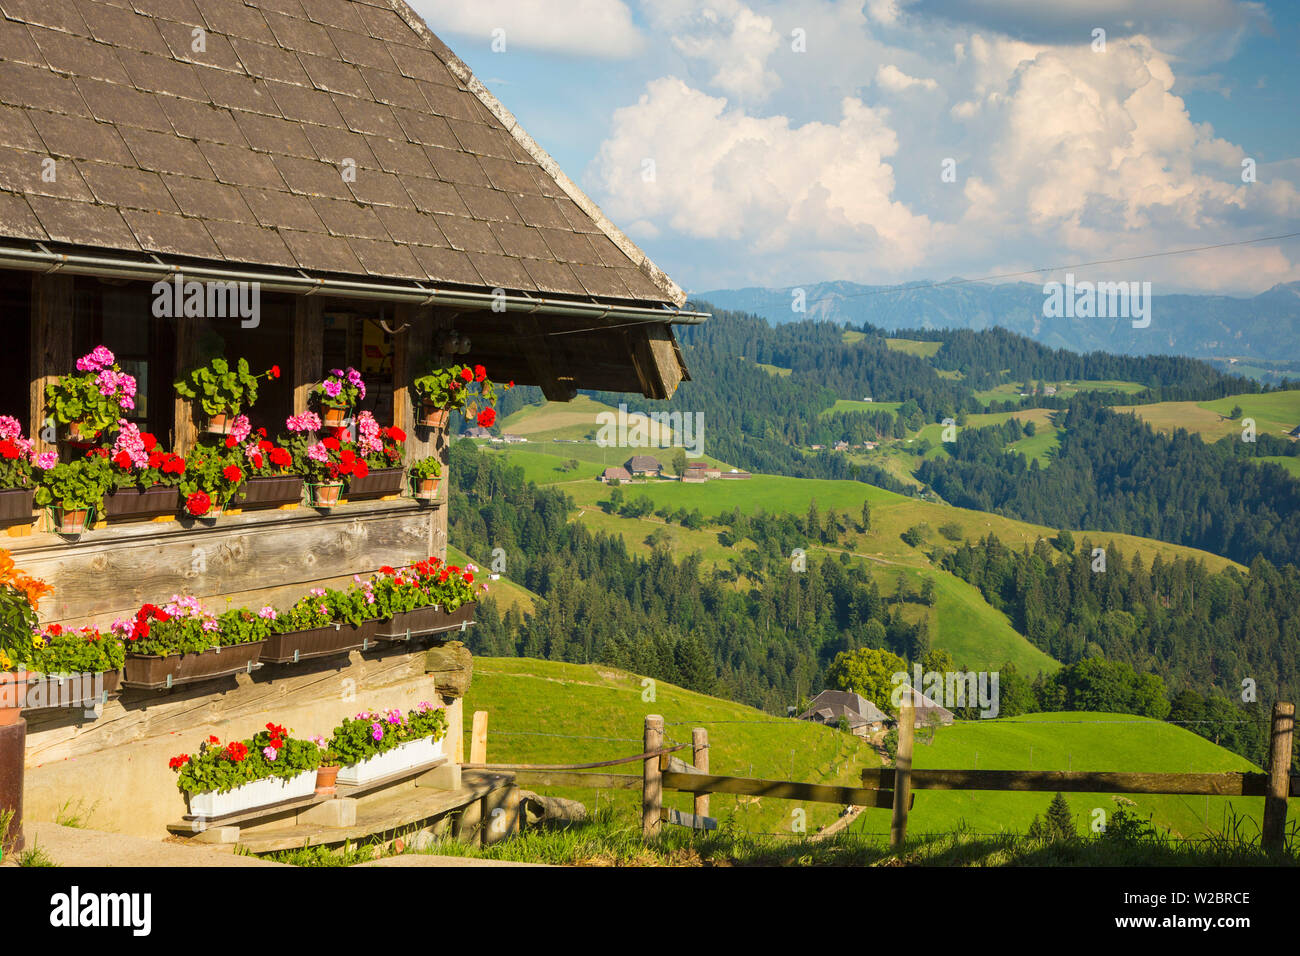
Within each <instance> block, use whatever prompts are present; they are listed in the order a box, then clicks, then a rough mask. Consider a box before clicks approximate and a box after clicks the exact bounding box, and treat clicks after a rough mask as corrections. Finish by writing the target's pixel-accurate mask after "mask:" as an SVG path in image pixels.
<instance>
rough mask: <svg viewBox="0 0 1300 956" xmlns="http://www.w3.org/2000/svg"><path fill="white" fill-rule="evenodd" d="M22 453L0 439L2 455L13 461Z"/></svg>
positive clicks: (6, 441)
mask: <svg viewBox="0 0 1300 956" xmlns="http://www.w3.org/2000/svg"><path fill="white" fill-rule="evenodd" d="M21 454H22V452H20V451H19V450H18V446H17V445H15V444H14V443H13V442H12V441H10V440H9V439H8V438H6V439H5V440H4V441H0V455H4V456H5V457H6V458H8V459H9V460H10V461H12V460H14V459H15V458H17V457H18V456H19V455H21ZM128 460H129V458H128Z"/></svg>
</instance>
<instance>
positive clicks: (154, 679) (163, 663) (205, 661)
mask: <svg viewBox="0 0 1300 956" xmlns="http://www.w3.org/2000/svg"><path fill="white" fill-rule="evenodd" d="M265 643H266V642H265V641H250V642H249V643H247V644H232V645H229V646H227V647H210V648H208V649H207V650H206V651H203V652H202V653H200V654H168V655H166V656H165V657H164V656H162V655H159V654H131V653H128V654H127V655H126V667H125V670H126V677H125V679H124V680H123V682H122V683H123V684H124V685H125V686H127V687H138V688H142V689H144V690H158V689H161V688H165V687H175V686H177V685H179V684H192V683H194V682H195V681H201V680H212V679H213V678H217V677H229V676H230V675H231V674H241V673H246V672H252V670H253V669H254V668H256V667H259V666H260V664H259V660H260V658H261V655H262V645H263V644H265Z"/></svg>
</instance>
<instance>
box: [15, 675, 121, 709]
mask: <svg viewBox="0 0 1300 956" xmlns="http://www.w3.org/2000/svg"><path fill="white" fill-rule="evenodd" d="M27 676H28V682H27V693H26V702H27V706H26V709H27V710H50V709H53V708H56V707H83V708H84V707H94V706H96V705H97V704H102V703H104V702H105V701H107V700H108V696H109V695H110V694H115V693H117V688H118V685H119V684H120V683H121V682H122V672H121V671H103V672H101V673H98V674H34V673H31V672H29V673H28V675H27Z"/></svg>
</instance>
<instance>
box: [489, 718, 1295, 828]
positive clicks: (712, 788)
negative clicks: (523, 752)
mask: <svg viewBox="0 0 1300 956" xmlns="http://www.w3.org/2000/svg"><path fill="white" fill-rule="evenodd" d="M479 713H481V714H482V720H481V722H480V719H479V714H475V715H474V727H475V734H474V752H473V754H472V757H473V759H474V760H475V761H476V762H475V763H473V764H467V765H466V767H467V768H469V769H484V770H510V771H514V772H515V773H516V779H517V781H518V782H519V783H521V784H527V785H529V786H549V787H583V788H593V789H599V790H638V789H639V790H640V791H641V832H642V834H643V835H644V836H645V837H646V838H647V839H649V838H652V837H654V836H657V835H658V834H659V832H660V830H661V828H662V825H663V824H664V823H665V822H667V823H672V824H677V825H681V826H687V827H692V828H695V829H704V830H711V829H714V828H715V827H716V826H717V824H716V822H715V821H714V820H713V819H712V818H710V817H709V795H710V794H713V793H731V794H740V795H747V796H755V797H770V798H774V799H780V800H795V801H800V802H807V803H838V804H847V805H853V806H859V807H876V808H881V809H890V810H892V811H893V816H892V819H891V823H890V844H891V845H892V846H894V847H896V848H897V847H902V845H903V843H904V841H905V840H906V837H907V815H908V811H909V810H910V809H911V808H912V806H913V804H914V802H915V796H914V794H913V791H915V790H999V791H1031V792H1040V793H1055V792H1057V791H1060V792H1066V793H1123V794H1181V795H1194V796H1217V797H1264V821H1263V826H1262V827H1261V837H1262V841H1261V842H1262V845H1263V848H1264V849H1265V850H1266V851H1270V852H1271V851H1274V850H1279V849H1281V848H1282V847H1283V845H1284V843H1285V840H1286V819H1287V798H1288V797H1289V796H1292V797H1300V776H1298V775H1293V774H1292V773H1291V772H1290V770H1291V758H1292V753H1293V740H1294V727H1295V705H1294V704H1284V703H1278V704H1275V705H1274V706H1273V718H1272V726H1271V732H1270V738H1269V761H1268V771H1267V772H1265V773H1243V772H1229V773H1111V772H1093V771H1086V770H1084V771H1079V770H1076V771H1054V770H915V769H913V767H912V745H913V738H914V735H915V726H916V721H915V717H914V714H913V711H912V709H911V707H909V706H907V705H906V704H905V705H904V706H903V708H902V709H901V711H900V713H899V724H898V726H899V733H898V754H897V759H896V760H895V764H894V766H893V767H892V768H887V769H879V770H864V771H862V786H860V787H847V786H836V785H832V784H822V783H802V782H797V781H791V780H763V779H757V778H752V777H734V776H726V775H717V774H711V773H710V772H709V737H708V731H707V730H705V729H704V728H702V727H697V728H695V730H693V731H692V733H691V743H690V744H677V745H674V746H669V747H665V746H664V719H663V717H660V716H658V715H653V714H652V715H650V716H647V717H646V719H645V736H644V749H643V751H642V753H640V754H635V755H633V756H630V757H620V758H617V759H615V760H605V761H600V762H597V763H588V764H563V765H559V764H555V765H543V764H489V763H487V762H486V759H487V715H486V713H483V712H481V711H480V712H479ZM480 727H481V728H482V735H481V737H480V734H479V728H480ZM687 748H690V750H691V754H692V758H693V759H692V762H691V763H689V764H688V763H686V762H685V761H683V760H681V759H680V758H678V757H675V756H673V754H674V753H675V752H677V751H681V750H685V749H687ZM628 763H640V764H641V765H642V769H641V774H640V776H636V775H634V774H628V773H606V772H600V771H598V770H597V769H596V768H601V767H611V766H616V765H619V764H628ZM666 790H667V791H676V792H679V793H690V794H693V795H694V797H695V803H694V807H693V809H694V812H693V813H690V814H686V813H681V812H680V811H677V810H672V809H666V808H665V807H664V805H663V795H664V791H666Z"/></svg>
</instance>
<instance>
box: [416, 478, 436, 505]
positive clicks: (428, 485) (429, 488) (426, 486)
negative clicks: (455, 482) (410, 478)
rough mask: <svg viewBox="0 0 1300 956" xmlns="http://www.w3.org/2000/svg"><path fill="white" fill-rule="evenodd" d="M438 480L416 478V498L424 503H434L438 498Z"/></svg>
mask: <svg viewBox="0 0 1300 956" xmlns="http://www.w3.org/2000/svg"><path fill="white" fill-rule="evenodd" d="M439 480H440V479H438V478H416V479H414V483H415V497H416V498H419V499H420V500H422V501H433V500H434V499H435V498H437V497H438V482H439Z"/></svg>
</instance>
